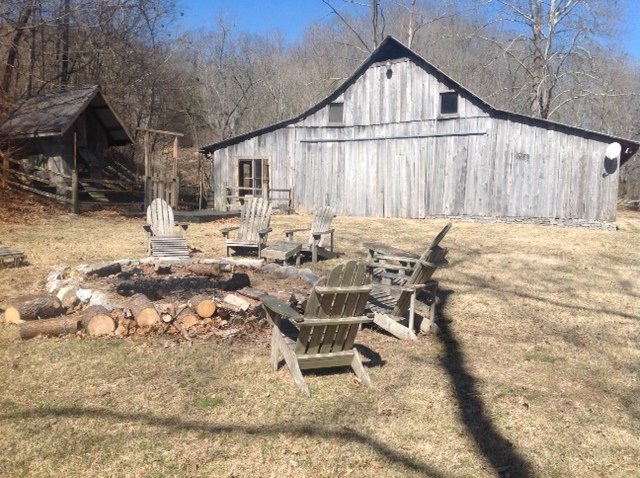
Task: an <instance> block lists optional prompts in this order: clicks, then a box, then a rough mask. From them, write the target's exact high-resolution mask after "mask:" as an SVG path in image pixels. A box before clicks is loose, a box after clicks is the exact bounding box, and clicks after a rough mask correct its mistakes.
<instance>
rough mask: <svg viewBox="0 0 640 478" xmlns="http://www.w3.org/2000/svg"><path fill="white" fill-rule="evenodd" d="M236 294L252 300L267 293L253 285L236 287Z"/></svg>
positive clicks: (258, 298)
mask: <svg viewBox="0 0 640 478" xmlns="http://www.w3.org/2000/svg"><path fill="white" fill-rule="evenodd" d="M236 292H237V293H238V294H241V295H243V296H245V297H249V298H250V299H253V300H258V301H259V300H260V297H262V296H263V295H267V293H266V292H265V291H263V290H260V289H254V288H253V287H243V288H242V289H238V290H237V291H236Z"/></svg>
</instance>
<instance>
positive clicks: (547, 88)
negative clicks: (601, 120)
mask: <svg viewBox="0 0 640 478" xmlns="http://www.w3.org/2000/svg"><path fill="white" fill-rule="evenodd" d="M474 1H475V3H477V4H478V3H479V4H481V8H483V9H484V11H485V12H486V13H487V15H488V16H489V18H490V22H491V23H494V24H500V26H501V28H502V29H503V31H504V30H506V31H511V32H513V35H510V36H509V37H508V38H507V39H506V40H505V39H503V40H498V39H496V38H495V37H489V36H487V37H484V38H485V39H486V40H488V41H490V42H496V41H501V45H502V47H503V51H504V54H505V55H506V56H508V57H509V59H510V60H511V61H513V62H515V63H516V64H517V65H518V66H519V69H520V71H521V72H522V73H523V74H524V75H526V82H523V84H522V89H523V91H524V92H525V93H526V95H527V97H528V104H529V113H530V114H531V115H533V116H538V117H541V118H550V117H553V116H554V115H555V114H556V113H557V112H558V110H559V109H560V108H562V107H563V106H564V105H565V104H566V103H568V102H571V101H573V100H574V99H576V98H577V97H579V96H580V95H582V94H583V93H584V92H583V91H578V90H577V89H576V86H577V85H579V84H581V83H583V82H584V81H583V79H584V78H588V77H589V76H591V75H594V74H595V73H596V72H594V70H593V68H592V65H593V62H592V51H593V48H594V45H596V44H597V43H598V42H602V41H603V39H605V38H606V37H607V36H609V35H612V34H613V33H614V32H615V30H614V23H613V22H612V19H613V18H615V15H616V12H618V11H620V9H621V6H622V4H623V0H606V1H605V0H495V2H492V1H487V0H474ZM576 95H577V96H576Z"/></svg>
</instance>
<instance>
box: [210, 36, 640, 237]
mask: <svg viewBox="0 0 640 478" xmlns="http://www.w3.org/2000/svg"><path fill="white" fill-rule="evenodd" d="M614 142H617V143H619V145H620V148H617V146H614V147H613V148H611V147H610V148H609V149H608V150H607V147H608V146H609V145H610V144H612V143H614ZM639 146H640V145H639V144H638V143H637V142H634V141H630V140H627V139H623V138H617V137H614V136H610V135H606V134H601V133H597V132H593V131H587V130H583V129H580V128H575V127H571V126H567V125H563V124H558V123H554V122H551V121H546V120H541V119H536V118H532V117H528V116H524V115H520V114H514V113H510V112H507V111H501V110H499V109H496V108H494V107H492V106H490V105H489V104H487V103H486V102H484V101H482V100H481V99H480V98H478V97H477V96H475V95H474V94H472V93H471V92H470V91H469V90H467V89H466V88H464V87H462V86H461V85H459V84H458V83H456V82H455V81H454V80H452V79H451V78H449V77H448V76H446V75H445V74H444V73H442V72H441V71H439V70H438V69H437V68H435V67H434V66H432V65H430V64H429V63H428V62H427V61H425V60H424V59H423V58H421V57H420V56H419V55H417V54H416V53H414V52H413V51H411V50H410V49H408V48H406V47H405V46H403V45H402V44H401V43H399V42H398V41H396V40H395V39H393V38H391V37H389V38H386V39H385V40H384V41H383V42H382V43H381V44H380V46H379V47H378V48H377V49H376V50H375V51H374V52H373V53H372V54H371V56H370V57H369V58H368V59H367V60H366V61H365V62H364V63H363V64H362V65H361V66H360V67H359V68H358V69H357V70H356V71H355V73H354V74H353V75H352V76H351V77H350V78H348V79H347V80H346V81H345V82H344V83H343V84H342V86H340V87H339V88H338V89H337V90H336V91H335V92H334V93H333V94H331V95H330V96H329V97H327V98H326V99H325V100H323V101H321V102H320V103H318V104H317V105H315V106H313V107H312V108H311V109H309V110H308V111H305V112H304V113H302V114H301V115H299V116H297V117H295V118H292V119H290V120H287V121H283V122H280V123H277V124H274V125H271V126H268V127H265V128H262V129H259V130H257V131H253V132H250V133H247V134H243V135H240V136H236V137H233V138H230V139H227V140H224V141H221V142H217V143H214V144H211V145H208V146H204V147H202V148H201V152H202V153H204V154H205V155H207V156H208V157H209V158H210V159H212V161H211V178H212V179H211V189H212V195H213V199H214V206H215V207H216V208H223V207H224V206H225V205H224V204H223V202H224V201H225V185H231V186H234V187H236V188H238V187H240V188H247V189H245V192H254V193H255V192H258V193H260V192H261V191H264V189H263V187H264V186H267V187H269V188H272V189H288V188H290V189H292V190H293V198H294V204H295V206H296V208H297V209H299V210H301V211H306V212H310V211H313V209H314V208H316V207H318V206H320V205H325V204H328V205H332V206H334V207H335V208H336V209H337V211H338V214H342V215H356V216H377V217H406V218H425V217H461V218H475V219H487V220H495V221H523V222H542V223H551V224H572V225H587V226H604V227H615V225H614V222H615V218H616V201H617V193H618V170H619V167H620V166H622V165H623V164H624V163H625V162H626V161H628V160H629V159H630V158H631V157H632V156H633V155H634V154H635V153H636V152H637V150H638V148H639ZM605 150H607V151H609V152H610V151H619V153H617V157H614V158H607V157H606V156H605ZM241 194H242V192H241Z"/></svg>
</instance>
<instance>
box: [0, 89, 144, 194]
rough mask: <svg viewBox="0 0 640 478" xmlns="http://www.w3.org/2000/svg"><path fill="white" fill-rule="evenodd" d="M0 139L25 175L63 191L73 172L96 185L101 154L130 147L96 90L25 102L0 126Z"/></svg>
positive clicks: (64, 91) (60, 92) (67, 91)
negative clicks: (31, 175)
mask: <svg viewBox="0 0 640 478" xmlns="http://www.w3.org/2000/svg"><path fill="white" fill-rule="evenodd" d="M0 139H1V140H2V142H3V148H4V149H5V150H10V151H11V152H12V156H13V157H14V159H15V157H16V156H17V158H18V159H19V160H20V162H21V164H22V167H23V169H24V170H25V171H32V172H34V174H35V175H37V176H39V177H41V178H42V179H44V180H46V181H48V182H49V183H52V184H58V185H59V187H60V189H64V190H65V191H68V186H69V185H68V184H67V183H68V182H69V180H68V177H69V176H70V175H71V172H72V171H73V170H74V169H75V170H77V171H78V172H79V175H80V177H87V178H96V179H98V178H100V177H101V175H102V169H103V166H104V152H105V149H106V148H108V147H110V146H123V145H128V144H132V143H133V140H132V138H131V135H130V134H129V132H128V130H127V128H126V127H125V126H124V124H123V122H122V121H121V120H120V118H119V117H118V115H117V114H116V112H115V111H114V110H113V108H112V107H111V106H110V105H109V103H108V101H107V99H106V98H105V97H104V95H103V94H102V93H101V91H100V88H99V87H98V86H96V85H93V86H79V87H68V88H64V89H61V90H57V91H50V92H46V93H43V94H40V95H37V96H32V97H28V98H24V99H23V100H22V101H20V102H19V103H18V104H17V106H16V108H15V109H14V110H13V111H12V112H11V113H10V114H9V115H8V116H7V117H6V118H4V120H3V121H1V122H0Z"/></svg>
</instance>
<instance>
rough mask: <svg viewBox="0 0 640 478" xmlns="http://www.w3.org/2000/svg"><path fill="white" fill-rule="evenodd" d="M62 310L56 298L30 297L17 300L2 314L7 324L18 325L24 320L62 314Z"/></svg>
mask: <svg viewBox="0 0 640 478" xmlns="http://www.w3.org/2000/svg"><path fill="white" fill-rule="evenodd" d="M63 312H64V309H63V308H62V304H61V303H60V301H59V300H58V298H57V297H49V296H42V297H31V298H29V299H24V298H23V299H17V300H16V302H15V303H13V304H11V305H10V306H9V307H7V310H5V312H4V318H5V321H6V322H7V323H8V324H19V323H21V322H23V321H25V320H37V319H49V318H51V317H57V316H58V315H60V314H62V313H63Z"/></svg>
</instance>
